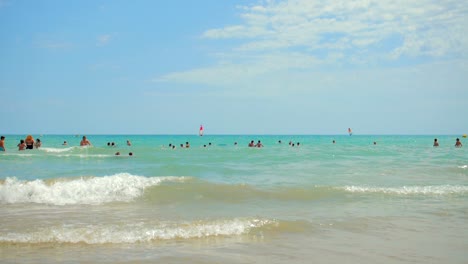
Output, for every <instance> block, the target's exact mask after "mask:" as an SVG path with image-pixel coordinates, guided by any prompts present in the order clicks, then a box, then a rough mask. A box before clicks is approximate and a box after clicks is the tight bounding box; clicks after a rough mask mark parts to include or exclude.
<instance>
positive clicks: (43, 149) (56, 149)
mask: <svg viewBox="0 0 468 264" xmlns="http://www.w3.org/2000/svg"><path fill="white" fill-rule="evenodd" d="M75 148H76V147H68V148H39V150H41V151H45V152H48V153H62V152H67V151H71V150H73V149H75Z"/></svg>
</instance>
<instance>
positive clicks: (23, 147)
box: [17, 139, 26, 150]
mask: <svg viewBox="0 0 468 264" xmlns="http://www.w3.org/2000/svg"><path fill="white" fill-rule="evenodd" d="M17 146H18V150H25V149H26V143H24V139H21V140H20V143H19V144H18V145H17Z"/></svg>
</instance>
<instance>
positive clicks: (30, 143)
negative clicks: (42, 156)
mask: <svg viewBox="0 0 468 264" xmlns="http://www.w3.org/2000/svg"><path fill="white" fill-rule="evenodd" d="M24 141H25V143H26V149H33V148H34V143H35V142H34V138H33V137H32V136H31V135H28V136H27V137H26V139H25V140H24Z"/></svg>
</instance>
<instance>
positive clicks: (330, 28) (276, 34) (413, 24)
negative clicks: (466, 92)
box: [203, 0, 468, 57]
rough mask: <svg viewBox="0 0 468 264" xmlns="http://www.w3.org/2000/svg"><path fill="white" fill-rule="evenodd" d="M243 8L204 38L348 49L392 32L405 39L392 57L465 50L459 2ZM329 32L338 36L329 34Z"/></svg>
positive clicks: (260, 46) (254, 46) (247, 46)
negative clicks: (233, 22) (236, 20)
mask: <svg viewBox="0 0 468 264" xmlns="http://www.w3.org/2000/svg"><path fill="white" fill-rule="evenodd" d="M242 10H243V11H244V12H243V13H242V14H241V16H240V17H241V19H242V22H243V23H242V24H239V25H231V26H227V27H223V28H216V29H209V30H207V31H206V32H204V34H203V37H205V38H213V39H219V38H246V42H245V43H243V44H242V46H241V47H240V49H241V50H244V51H246V50H252V51H259V50H260V51H263V50H276V49H278V48H283V49H284V48H294V47H310V48H311V49H319V48H324V47H325V48H327V49H332V48H333V47H336V48H337V49H343V48H345V49H348V50H349V51H350V52H352V50H353V49H363V48H368V47H372V46H373V45H376V44H379V43H384V42H385V40H386V39H388V38H391V37H393V36H395V35H398V36H400V37H401V38H402V39H405V41H404V42H403V43H400V44H399V46H396V47H394V49H395V52H394V56H407V55H408V56H434V57H439V56H444V55H448V54H453V53H459V52H464V53H466V49H468V46H467V45H466V44H467V43H468V38H467V37H466V36H465V35H466V34H464V29H466V28H467V26H468V20H467V19H466V16H467V15H468V12H467V8H466V4H465V3H463V1H451V0H446V1H435V0H420V1H406V0H396V1H395V0H379V1H371V0H357V1H336V0H326V1H311V0H291V1H281V2H274V1H267V2H266V3H265V4H260V5H255V6H252V7H244V8H243V9H242ZM330 34H337V35H338V34H339V35H341V36H340V37H337V38H330V37H329V35H330ZM343 39H347V40H349V41H347V45H344V46H343V45H342V44H339V43H342V42H343ZM416 43H419V44H417V45H416V46H415V44H416ZM338 44H339V45H338Z"/></svg>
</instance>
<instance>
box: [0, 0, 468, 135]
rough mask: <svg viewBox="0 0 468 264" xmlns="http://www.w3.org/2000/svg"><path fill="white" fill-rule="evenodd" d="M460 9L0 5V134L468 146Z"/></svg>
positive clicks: (307, 2)
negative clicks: (411, 138) (381, 137)
mask: <svg viewBox="0 0 468 264" xmlns="http://www.w3.org/2000/svg"><path fill="white" fill-rule="evenodd" d="M467 32H468V4H467V3H466V1H459V0H455V1H452V0H437V1H436V0H415V1H408V0H376V1H374V0H344V1H341V0H321V1H315V0H286V1H279V0H278V1H260V0H253V1H247V0H240V1H235V0H226V1H219V0H200V1H185V0H171V1H158V0H154V1H152V0H148V1H145V0H138V1H120V0H112V1H104V0H94V1H88V0H83V1H78V0H71V1H60V0H38V1H26V0H25V1H20V0H0V134H194V135H195V134H197V133H198V128H199V126H200V125H201V124H203V126H204V128H205V135H209V134H312V135H313V134H321V135H324V134H346V133H347V130H348V128H349V127H351V128H352V129H353V132H354V134H355V135H358V134H431V135H432V134H434V135H439V134H451V135H452V134H453V135H461V134H467V133H468V117H467V114H468V34H467Z"/></svg>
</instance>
